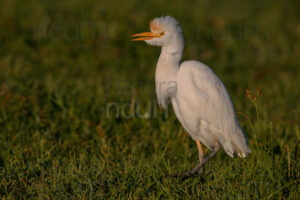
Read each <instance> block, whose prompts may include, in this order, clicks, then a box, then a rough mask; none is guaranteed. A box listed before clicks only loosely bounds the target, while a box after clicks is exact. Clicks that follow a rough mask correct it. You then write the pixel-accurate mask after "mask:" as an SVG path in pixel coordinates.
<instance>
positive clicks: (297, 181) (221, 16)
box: [0, 0, 300, 199]
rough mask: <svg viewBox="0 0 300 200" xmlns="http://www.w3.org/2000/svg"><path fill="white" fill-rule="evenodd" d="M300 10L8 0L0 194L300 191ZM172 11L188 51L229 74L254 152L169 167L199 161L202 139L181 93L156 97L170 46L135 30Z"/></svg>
mask: <svg viewBox="0 0 300 200" xmlns="http://www.w3.org/2000/svg"><path fill="white" fill-rule="evenodd" d="M299 10H300V3H299V1H297V0H287V1H283V0H281V1H279V0H272V1H271V0H266V1H250V0H249V1H237V0H228V1H221V0H216V1H204V0H201V1H190V2H188V1H179V0H174V1H173V2H172V3H170V2H166V1H161V0H151V1H138V0H128V1H116V0H110V1H103V0H99V1H91V0H87V1H79V0H73V1H66V0H63V1H61V0H60V1H59V0H55V1H37V0H27V1H21V0H9V1H1V6H0V30H1V31H0V198H1V199H300V195H299V194H300V186H299V185H300V150H299V149H300V148H299V147H300V128H299V127H300V104H299V100H300V89H299V86H300V78H299V77H300V68H299V67H300V12H299ZM162 15H172V16H174V17H175V18H177V20H178V21H179V22H180V23H181V25H182V28H183V32H184V36H185V41H186V47H185V50H184V56H183V59H184V60H186V59H195V60H200V61H202V62H204V63H206V64H207V65H209V66H210V67H211V68H212V69H213V70H214V71H215V72H216V74H217V75H218V76H219V77H220V78H221V80H222V81H223V82H224V83H225V85H226V86H227V88H228V90H229V92H230V94H231V97H232V100H233V103H234V106H235V108H236V111H237V113H238V117H239V120H240V123H241V126H242V127H243V129H244V130H245V132H246V134H247V137H248V139H249V144H250V147H251V149H252V153H251V154H250V156H248V157H247V158H245V159H241V158H237V157H236V158H234V159H231V158H230V157H229V156H227V155H226V154H225V153H224V151H223V150H222V151H220V152H219V153H218V154H217V155H216V157H214V158H213V159H212V160H211V161H210V162H209V163H208V164H207V165H206V166H205V170H204V173H203V174H202V175H201V176H193V177H190V178H179V177H178V178H170V177H169V176H168V174H174V173H180V172H183V171H186V170H188V169H191V168H192V167H194V165H195V164H196V163H197V162H198V152H197V146H196V144H195V142H194V141H192V139H191V138H190V137H189V135H188V133H186V132H185V131H184V130H183V128H182V127H181V125H180V123H179V122H178V121H177V119H176V116H175V115H174V113H173V110H172V108H171V106H170V107H169V110H168V112H164V111H163V110H162V109H160V108H158V106H157V103H156V97H155V91H154V73H155V65H156V61H157V58H158V56H159V52H160V48H158V47H150V46H147V45H146V44H145V43H141V42H140V43H133V42H131V41H130V35H131V34H134V33H138V32H143V31H148V30H149V21H150V20H151V19H153V18H154V17H158V16H162ZM257 88H261V89H262V96H258V95H256V98H253V95H254V94H255V92H256V89H257ZM247 90H251V96H247V95H246V91H247ZM205 152H206V153H208V152H209V151H208V150H206V151H205Z"/></svg>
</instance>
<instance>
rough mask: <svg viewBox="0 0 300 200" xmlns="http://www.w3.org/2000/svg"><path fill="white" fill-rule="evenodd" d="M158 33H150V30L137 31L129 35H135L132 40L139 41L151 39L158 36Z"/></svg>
mask: <svg viewBox="0 0 300 200" xmlns="http://www.w3.org/2000/svg"><path fill="white" fill-rule="evenodd" d="M160 36H161V34H160V33H152V32H145V33H137V34H134V35H132V36H131V37H135V38H133V39H132V41H141V40H151V39H153V38H157V37H160Z"/></svg>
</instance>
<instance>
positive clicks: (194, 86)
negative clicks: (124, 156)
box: [132, 16, 251, 175]
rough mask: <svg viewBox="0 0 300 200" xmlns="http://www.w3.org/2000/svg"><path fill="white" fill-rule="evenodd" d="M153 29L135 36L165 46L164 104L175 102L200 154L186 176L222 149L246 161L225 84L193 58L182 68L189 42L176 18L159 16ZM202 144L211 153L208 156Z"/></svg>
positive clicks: (160, 77) (159, 85)
mask: <svg viewBox="0 0 300 200" xmlns="http://www.w3.org/2000/svg"><path fill="white" fill-rule="evenodd" d="M150 30H151V31H150V32H145V33H138V34H134V35H132V37H133V39H132V40H133V41H145V42H146V43H147V44H149V45H155V46H161V53H160V56H159V59H158V62H157V66H156V72H155V84H156V95H157V99H158V102H159V105H160V106H161V107H163V108H164V109H166V108H167V103H168V102H171V103H172V106H173V110H174V112H175V114H176V116H177V118H178V119H179V121H180V122H181V124H182V126H183V127H184V129H185V130H186V131H187V132H188V133H189V134H190V136H191V137H192V139H193V140H195V141H196V144H197V147H198V150H199V164H197V165H196V166H195V168H193V169H192V170H191V171H188V172H186V173H184V174H183V175H192V174H194V173H195V172H198V171H199V172H200V171H203V170H202V166H203V165H204V164H205V163H206V162H207V161H208V160H209V159H210V158H211V157H213V156H214V155H215V154H216V153H217V151H218V150H219V149H220V147H223V149H224V151H225V152H226V153H227V154H228V155H229V156H230V157H233V156H234V154H237V155H238V156H240V157H243V158H244V157H246V156H247V154H249V153H250V152H251V151H250V149H249V147H248V144H247V140H246V137H245V134H244V133H243V130H242V129H241V127H240V124H239V122H238V119H237V116H236V114H235V111H234V108H233V105H232V102H231V99H230V96H229V94H228V92H227V90H226V88H225V86H224V84H223V83H222V82H221V80H220V79H219V78H218V77H217V75H216V74H215V73H214V72H213V71H212V70H211V69H210V68H209V67H208V66H206V65H205V64H203V63H201V62H198V61H193V60H189V61H184V62H182V63H181V64H180V60H181V57H182V51H183V47H184V39H183V35H182V30H181V27H180V25H179V23H178V22H177V21H176V19H175V18H173V17H170V16H163V17H159V18H155V19H153V20H152V21H151V22H150ZM201 143H202V144H204V145H205V146H206V147H207V148H208V149H210V150H211V151H212V152H211V153H210V154H209V155H208V156H207V157H204V154H203V151H202V147H201Z"/></svg>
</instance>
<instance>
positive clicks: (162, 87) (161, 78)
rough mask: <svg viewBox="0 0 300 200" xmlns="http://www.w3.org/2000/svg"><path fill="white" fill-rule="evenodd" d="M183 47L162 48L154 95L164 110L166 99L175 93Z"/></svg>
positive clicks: (157, 67)
mask: <svg viewBox="0 0 300 200" xmlns="http://www.w3.org/2000/svg"><path fill="white" fill-rule="evenodd" d="M182 50H183V45H181V46H172V47H171V46H164V47H162V49H161V53H160V56H159V59H158V62H157V66H156V72H155V84H156V95H157V98H158V102H159V104H160V105H161V106H162V107H164V108H166V105H167V102H168V99H169V98H171V97H172V96H173V95H174V93H175V92H176V91H177V81H176V77H177V73H178V71H179V64H180V60H181V57H182Z"/></svg>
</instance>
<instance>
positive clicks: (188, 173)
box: [170, 163, 203, 177]
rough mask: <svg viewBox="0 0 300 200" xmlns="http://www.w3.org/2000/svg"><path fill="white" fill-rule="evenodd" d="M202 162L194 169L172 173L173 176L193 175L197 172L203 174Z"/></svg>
mask: <svg viewBox="0 0 300 200" xmlns="http://www.w3.org/2000/svg"><path fill="white" fill-rule="evenodd" d="M201 165H202V164H201V163H200V164H198V165H197V166H196V167H195V168H194V169H192V170H190V171H186V172H184V173H182V174H172V175H170V176H171V177H189V176H193V175H195V174H198V175H200V174H202V173H203V167H202V166H201Z"/></svg>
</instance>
